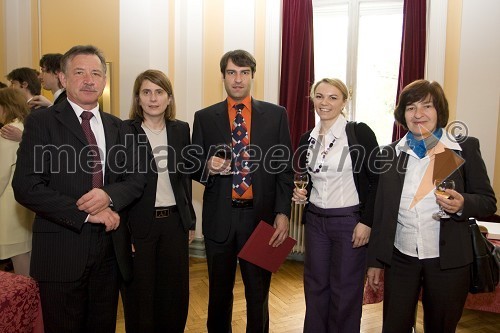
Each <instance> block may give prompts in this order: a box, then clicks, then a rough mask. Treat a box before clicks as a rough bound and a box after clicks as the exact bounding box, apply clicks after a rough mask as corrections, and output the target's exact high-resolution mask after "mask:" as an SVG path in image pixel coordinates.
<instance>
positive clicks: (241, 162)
mask: <svg viewBox="0 0 500 333" xmlns="http://www.w3.org/2000/svg"><path fill="white" fill-rule="evenodd" d="M233 107H234V108H235V109H236V117H234V121H233V132H232V139H233V160H234V174H233V190H234V191H235V192H236V193H237V194H238V195H240V196H241V195H243V193H245V191H246V190H247V189H248V188H249V187H250V185H251V184H252V174H251V173H250V172H249V171H250V163H249V157H250V156H249V154H248V151H247V147H248V144H249V143H250V142H249V139H248V131H247V124H246V123H245V119H244V118H243V114H242V110H243V108H244V107H245V105H244V104H236V105H234V106H233Z"/></svg>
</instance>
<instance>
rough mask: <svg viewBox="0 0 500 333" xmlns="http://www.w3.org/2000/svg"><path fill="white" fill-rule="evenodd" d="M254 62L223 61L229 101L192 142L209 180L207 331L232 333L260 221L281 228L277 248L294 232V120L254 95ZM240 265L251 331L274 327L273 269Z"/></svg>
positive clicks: (241, 56)
mask: <svg viewBox="0 0 500 333" xmlns="http://www.w3.org/2000/svg"><path fill="white" fill-rule="evenodd" d="M255 67H256V64H255V59H254V57H253V56H252V55H251V54H249V53H248V52H246V51H243V50H235V51H230V52H227V53H226V54H225V55H224V56H223V57H222V59H221V62H220V69H221V73H222V80H223V82H224V87H225V90H226V92H227V95H228V98H227V100H225V101H222V102H220V103H217V104H214V105H212V106H209V107H207V108H205V109H203V110H200V111H198V112H196V113H195V117H194V125H193V140H192V142H193V145H194V146H195V147H197V148H198V149H199V154H198V155H197V157H198V158H199V160H200V161H201V167H203V169H202V170H201V171H200V172H198V173H196V174H195V179H196V180H198V181H200V182H201V183H202V184H203V185H205V191H204V195H203V214H202V215H203V216H202V220H203V234H204V237H205V247H206V253H207V262H208V272H209V282H210V287H209V305H208V319H207V328H208V331H209V332H217V333H220V332H230V331H231V317H232V306H233V286H234V281H235V273H236V266H237V254H238V252H239V251H240V250H241V248H242V247H243V245H244V244H245V242H246V241H247V239H248V238H249V237H250V235H251V234H252V232H253V230H254V229H255V227H256V226H257V224H258V223H259V221H260V220H264V221H266V222H267V223H269V224H271V225H274V227H275V228H276V231H275V233H274V235H273V236H272V238H271V239H270V241H269V244H271V245H272V246H279V245H281V243H283V241H284V240H285V239H286V237H287V236H288V219H289V216H290V204H291V195H292V190H293V173H292V167H291V143H290V133H289V129H288V120H287V115H286V110H285V109H284V108H283V107H280V106H277V105H274V104H270V103H266V102H263V101H258V100H255V99H253V98H251V96H250V90H251V87H252V82H253V77H254V74H255ZM224 151H225V152H226V153H227V155H226V156H223V154H222V153H224ZM219 153H221V154H219ZM229 155H230V156H229ZM218 156H220V157H218ZM231 157H232V158H231ZM239 262H240V269H241V275H242V277H243V282H244V284H245V296H246V301H247V332H268V331H269V311H268V294H269V286H270V283H271V273H270V272H269V271H266V270H264V269H262V268H260V267H258V266H255V265H253V264H251V263H249V262H247V261H245V260H242V259H240V261H239Z"/></svg>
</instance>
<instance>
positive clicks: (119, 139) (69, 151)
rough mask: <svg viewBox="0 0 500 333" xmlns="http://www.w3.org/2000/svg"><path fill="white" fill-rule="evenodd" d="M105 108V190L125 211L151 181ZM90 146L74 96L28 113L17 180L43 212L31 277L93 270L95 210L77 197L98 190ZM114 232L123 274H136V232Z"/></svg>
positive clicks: (19, 194) (63, 277) (22, 193)
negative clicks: (81, 205)
mask: <svg viewBox="0 0 500 333" xmlns="http://www.w3.org/2000/svg"><path fill="white" fill-rule="evenodd" d="M100 114H101V119H102V122H103V126H104V133H105V137H106V165H105V168H104V187H103V190H104V191H105V192H106V193H107V194H108V195H109V197H110V198H111V200H112V201H113V209H114V210H116V211H121V210H123V209H124V208H125V207H126V206H127V205H129V204H130V203H131V202H132V201H133V200H134V199H136V198H138V197H139V196H140V195H141V194H142V191H143V188H144V185H145V181H146V180H145V177H144V175H142V174H139V173H138V172H137V166H138V165H137V161H136V160H134V158H133V157H134V152H133V149H134V147H133V146H132V145H130V144H128V143H127V142H125V128H124V127H123V123H122V121H121V120H120V119H118V118H117V117H115V116H112V115H110V114H107V113H104V112H101V113H100ZM129 142H130V141H129ZM87 145H88V143H87V140H86V138H85V134H84V133H83V130H82V127H81V125H80V122H79V121H78V119H77V116H76V114H75V112H74V111H73V109H72V107H71V105H70V104H69V102H68V101H67V100H65V101H63V102H61V103H59V104H55V105H54V106H53V107H50V108H48V109H46V110H42V111H37V112H33V113H31V114H30V115H29V116H28V118H27V119H26V123H25V127H24V132H23V138H22V141H21V144H20V147H19V150H18V152H17V156H18V157H17V165H16V170H15V173H14V178H13V181H12V186H13V188H14V195H15V198H16V200H17V201H18V202H19V203H20V204H22V205H23V206H25V207H27V208H29V209H30V210H32V211H34V212H35V213H36V216H35V221H34V224H33V252H32V257H31V275H32V276H33V277H34V278H35V279H37V280H39V281H59V282H65V281H75V280H78V279H79V278H80V277H81V275H82V274H83V271H84V269H85V264H86V262H87V257H88V254H89V251H90V249H89V245H90V243H89V240H90V232H91V230H90V228H84V227H83V226H84V223H85V220H86V218H87V213H85V212H83V211H80V210H78V208H77V206H76V201H77V200H78V199H79V198H80V197H81V196H82V195H83V194H85V193H86V192H88V191H89V190H91V189H92V174H91V173H90V172H89V170H86V168H85V166H86V165H88V164H87V163H88V161H87V158H88V156H87V155H88V154H87V152H88V149H87V148H85V147H86V146H87ZM112 237H113V243H114V248H115V253H116V257H117V260H118V264H119V267H120V270H121V273H122V276H123V278H124V279H128V278H130V273H131V255H130V237H129V233H128V230H127V227H126V226H125V225H124V223H123V221H121V223H120V226H119V228H118V229H117V230H115V231H113V232H112Z"/></svg>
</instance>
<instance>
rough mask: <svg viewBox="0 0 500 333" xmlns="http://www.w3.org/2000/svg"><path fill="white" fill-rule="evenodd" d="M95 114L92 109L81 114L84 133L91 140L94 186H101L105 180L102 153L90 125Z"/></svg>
mask: <svg viewBox="0 0 500 333" xmlns="http://www.w3.org/2000/svg"><path fill="white" fill-rule="evenodd" d="M93 116H94V114H93V113H92V112H90V111H83V112H82V114H81V115H80V117H81V118H82V129H83V133H85V137H86V138H87V141H88V142H89V150H90V154H89V156H91V158H92V159H93V163H91V164H90V165H91V167H92V188H101V187H102V181H103V178H102V165H101V155H100V154H99V146H97V140H96V139H95V135H94V132H92V128H91V127H90V119H91V118H92V117H93Z"/></svg>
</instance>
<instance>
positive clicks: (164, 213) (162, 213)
mask: <svg viewBox="0 0 500 333" xmlns="http://www.w3.org/2000/svg"><path fill="white" fill-rule="evenodd" d="M155 214H156V218H157V219H161V218H165V217H169V215H170V210H169V209H168V208H166V209H158V210H156V212H155Z"/></svg>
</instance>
